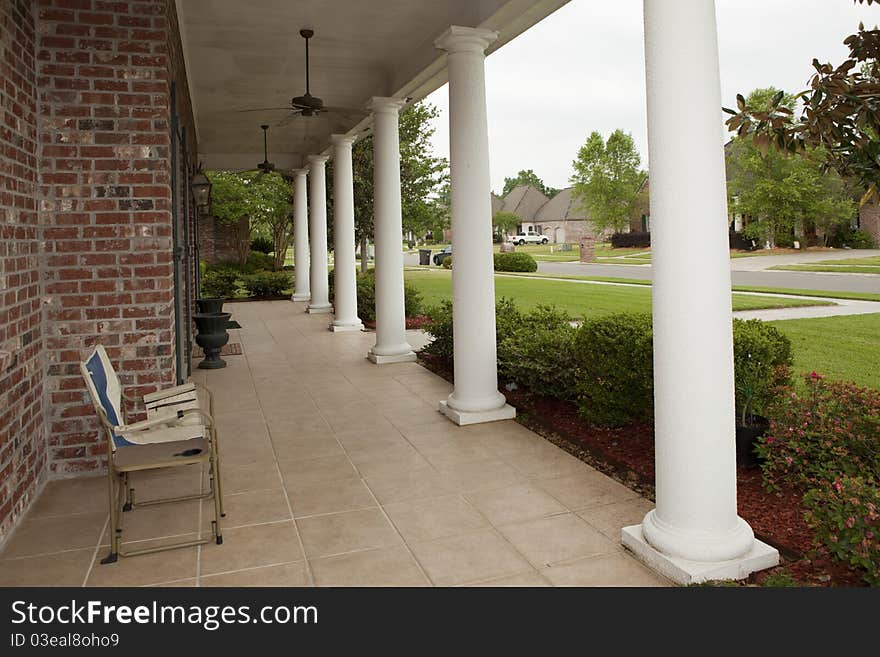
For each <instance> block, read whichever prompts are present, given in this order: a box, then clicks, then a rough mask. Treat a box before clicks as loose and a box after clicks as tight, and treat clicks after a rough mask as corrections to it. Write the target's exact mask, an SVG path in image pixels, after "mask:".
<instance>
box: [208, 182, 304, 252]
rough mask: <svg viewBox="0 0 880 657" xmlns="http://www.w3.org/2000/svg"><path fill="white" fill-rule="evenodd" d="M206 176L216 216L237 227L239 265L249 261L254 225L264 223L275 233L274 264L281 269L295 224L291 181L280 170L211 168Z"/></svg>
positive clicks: (225, 223) (224, 223) (219, 219)
mask: <svg viewBox="0 0 880 657" xmlns="http://www.w3.org/2000/svg"><path fill="white" fill-rule="evenodd" d="M207 176H208V178H209V179H210V181H211V211H212V213H213V215H214V217H215V218H216V219H217V221H219V222H220V223H221V224H223V225H226V226H230V227H232V228H233V229H234V230H235V237H236V255H237V256H238V264H239V265H241V266H244V264H245V263H246V262H247V257H248V251H249V249H250V237H251V230H252V227H254V226H258V225H262V226H265V227H266V228H267V229H268V230H269V232H270V233H271V234H272V239H273V243H274V245H275V247H274V248H275V267H276V268H278V269H280V268H281V266H283V264H284V255H285V254H286V252H287V247H288V246H289V244H290V235H291V231H292V225H293V224H292V219H291V217H290V204H291V202H292V199H291V190H290V185H289V183H288V182H287V181H286V180H285V179H284V178H282V177H281V175H280V174H277V173H262V172H259V173H257V172H251V171H248V172H244V173H237V172H234V171H209V172H207Z"/></svg>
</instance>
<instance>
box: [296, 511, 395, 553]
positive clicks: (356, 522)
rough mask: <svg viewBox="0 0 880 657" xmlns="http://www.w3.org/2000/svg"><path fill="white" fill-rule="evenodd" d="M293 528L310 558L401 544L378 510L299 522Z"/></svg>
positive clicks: (350, 512)
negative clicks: (299, 536)
mask: <svg viewBox="0 0 880 657" xmlns="http://www.w3.org/2000/svg"><path fill="white" fill-rule="evenodd" d="M297 526H298V527H299V530H300V533H301V534H302V540H303V545H304V546H305V549H306V554H307V555H308V556H309V557H310V558H311V557H321V556H330V555H334V554H341V553H343V552H353V551H356V550H367V549H370V548H378V547H386V546H390V545H396V544H399V543H401V539H400V536H399V535H398V534H397V532H396V531H395V530H394V527H392V526H391V524H390V523H389V522H388V520H387V519H386V518H385V516H384V515H383V514H382V512H381V511H380V510H379V509H378V508H377V509H367V510H363V511H348V512H345V513H334V514H331V515H326V516H313V517H311V518H303V519H301V520H298V521H297Z"/></svg>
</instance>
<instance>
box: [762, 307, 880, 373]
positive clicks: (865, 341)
mask: <svg viewBox="0 0 880 657" xmlns="http://www.w3.org/2000/svg"><path fill="white" fill-rule="evenodd" d="M772 324H774V325H775V326H776V327H777V328H778V329H779V330H780V331H782V332H783V333H785V334H786V335H787V336H788V337H789V338H790V339H791V343H792V351H793V352H794V371H795V373H796V375H797V376H799V375H800V374H802V373H805V372H812V371H814V370H815V371H816V372H819V373H820V374H824V375H826V376H828V378H830V379H842V380H845V381H854V382H855V383H858V384H859V385H863V386H870V387H872V388H880V314H873V315H849V316H845V317H822V318H817V319H790V320H785V321H778V322H772Z"/></svg>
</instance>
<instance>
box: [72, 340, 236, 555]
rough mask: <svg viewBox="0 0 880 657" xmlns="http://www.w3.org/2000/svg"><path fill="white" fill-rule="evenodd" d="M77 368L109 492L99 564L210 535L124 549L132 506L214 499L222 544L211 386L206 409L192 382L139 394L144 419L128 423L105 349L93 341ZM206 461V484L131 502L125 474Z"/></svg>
mask: <svg viewBox="0 0 880 657" xmlns="http://www.w3.org/2000/svg"><path fill="white" fill-rule="evenodd" d="M80 370H81V371H82V375H83V378H84V379H85V381H86V387H87V388H88V390H89V394H90V395H91V397H92V403H93V404H94V406H95V410H96V412H97V413H98V417H99V418H100V419H101V423H102V425H103V426H104V429H105V431H106V434H107V454H108V459H107V461H108V467H107V478H108V482H109V492H110V524H111V527H112V528H113V533H112V536H111V542H110V554H108V555H107V556H106V557H105V558H104V559H102V560H101V563H102V564H106V563H113V562H115V561H116V560H117V558H118V557H120V556H122V557H131V556H136V555H139V554H149V553H153V552H161V551H164V550H171V549H175V548H180V547H190V546H193V545H204V544H206V543H208V542H209V541H210V540H211V539H209V538H199V539H197V540H188V541H182V542H176V543H169V544H165V545H161V546H157V547H151V548H145V549H140V550H130V551H127V552H123V551H122V550H121V544H122V525H123V521H122V518H123V513H124V512H126V511H131V510H132V509H134V508H135V507H139V506H149V505H154V504H164V503H168V502H183V501H187V500H201V499H208V498H213V500H214V520H213V521H212V523H211V526H212V530H213V531H212V534H213V538H214V540H215V541H216V543H217V544H218V545H220V544H222V543H223V534H222V533H221V530H220V518H221V517H222V516H223V515H224V514H223V503H222V492H221V491H222V488H221V484H220V469H219V462H220V458H219V451H218V445H217V429H216V426H215V424H214V419H213V400H212V397H211V394H210V391H208V390H207V389H204V390H205V392H206V393H207V396H208V410H207V411H206V410H204V409H203V408H202V407H201V405H200V403H199V399H198V394H197V391H196V387H195V386H194V385H193V384H185V385H183V386H176V387H174V388H169V389H166V390H163V391H159V392H157V393H152V394H150V395H145V396H144V403H145V405H146V406H147V419H146V420H143V421H141V422H134V423H127V422H126V421H125V420H126V418H125V415H124V408H123V404H122V401H123V399H127V400H129V401H133V400H131V399H130V398H128V397H125V396H124V395H123V394H122V387H121V385H120V383H119V378H118V377H117V376H116V372H115V371H114V369H113V366H112V364H111V363H110V359H109V357H108V356H107V352H106V350H105V349H104V347H103V346H102V345H97V346H96V347H95V350H94V351H93V352H92V353H91V355H90V356H89V357H88V358H87V359H86V360H85V362H83V363H80ZM203 464H208V468H209V469H208V480H209V486H208V490H207V491H203V490H201V488H202V486H201V484H200V491H199V493H196V494H193V495H184V496H179V497H167V498H160V499H153V500H147V501H143V502H138V503H137V504H135V502H134V489H133V488H132V486H131V481H130V477H131V475H132V474H133V473H135V472H143V471H148V470H157V469H165V468H177V467H183V466H190V465H203Z"/></svg>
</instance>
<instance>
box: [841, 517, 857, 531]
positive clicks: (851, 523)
mask: <svg viewBox="0 0 880 657" xmlns="http://www.w3.org/2000/svg"><path fill="white" fill-rule="evenodd" d="M843 524H844V525H846V528H847V529H852V528H853V527H855V526H856V519H855V517H853V516H850V517H849V518H847V519H846V522H845V523H843Z"/></svg>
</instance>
